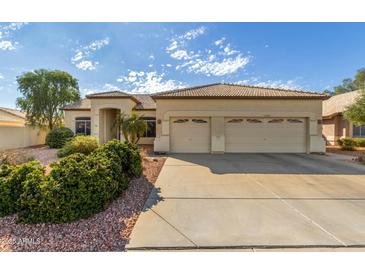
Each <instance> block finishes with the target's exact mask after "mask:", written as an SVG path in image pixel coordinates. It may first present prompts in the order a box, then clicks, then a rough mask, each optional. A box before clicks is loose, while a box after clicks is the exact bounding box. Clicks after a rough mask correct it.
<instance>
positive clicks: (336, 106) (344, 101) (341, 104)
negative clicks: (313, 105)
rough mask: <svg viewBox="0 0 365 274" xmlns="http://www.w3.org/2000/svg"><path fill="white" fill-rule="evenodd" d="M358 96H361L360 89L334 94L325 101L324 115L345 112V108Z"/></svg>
mask: <svg viewBox="0 0 365 274" xmlns="http://www.w3.org/2000/svg"><path fill="white" fill-rule="evenodd" d="M358 96H360V90H355V91H351V92H346V93H343V94H339V95H335V96H332V97H331V98H329V99H328V100H325V101H323V109H322V115H323V116H325V117H326V116H331V115H335V114H338V113H342V112H344V111H345V108H346V107H347V106H349V105H351V104H353V103H354V102H355V101H356V98H357V97H358Z"/></svg>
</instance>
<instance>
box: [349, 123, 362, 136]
mask: <svg viewBox="0 0 365 274" xmlns="http://www.w3.org/2000/svg"><path fill="white" fill-rule="evenodd" d="M352 136H353V137H365V125H362V126H355V125H353V127H352Z"/></svg>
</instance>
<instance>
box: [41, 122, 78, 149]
mask: <svg viewBox="0 0 365 274" xmlns="http://www.w3.org/2000/svg"><path fill="white" fill-rule="evenodd" d="M73 136H74V133H73V132H72V130H71V129H69V128H66V127H61V128H54V129H52V130H51V131H50V132H49V133H48V134H47V137H46V145H48V146H49V147H50V148H61V147H63V146H64V145H65V143H66V142H67V141H69V140H70V139H71V138H72V137H73Z"/></svg>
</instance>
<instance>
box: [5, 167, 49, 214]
mask: <svg viewBox="0 0 365 274" xmlns="http://www.w3.org/2000/svg"><path fill="white" fill-rule="evenodd" d="M36 170H37V171H40V172H43V173H44V167H43V166H42V165H41V164H40V163H39V162H38V161H31V162H28V163H26V164H22V165H19V166H11V165H2V166H1V167H0V216H6V215H9V214H12V213H15V212H17V211H18V210H19V198H20V195H21V193H22V192H23V182H24V181H25V180H26V178H27V176H28V175H29V174H30V173H32V172H34V171H36Z"/></svg>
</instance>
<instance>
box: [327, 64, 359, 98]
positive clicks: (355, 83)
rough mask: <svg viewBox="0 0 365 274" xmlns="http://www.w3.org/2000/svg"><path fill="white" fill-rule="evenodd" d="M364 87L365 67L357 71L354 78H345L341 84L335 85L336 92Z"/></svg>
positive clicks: (340, 92)
mask: <svg viewBox="0 0 365 274" xmlns="http://www.w3.org/2000/svg"><path fill="white" fill-rule="evenodd" d="M362 88H365V68H361V69H358V70H357V71H356V74H355V79H354V80H352V79H351V78H346V79H343V80H342V84H341V85H339V86H335V87H334V94H335V95H337V94H342V93H345V92H350V91H354V90H358V89H362Z"/></svg>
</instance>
